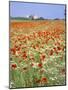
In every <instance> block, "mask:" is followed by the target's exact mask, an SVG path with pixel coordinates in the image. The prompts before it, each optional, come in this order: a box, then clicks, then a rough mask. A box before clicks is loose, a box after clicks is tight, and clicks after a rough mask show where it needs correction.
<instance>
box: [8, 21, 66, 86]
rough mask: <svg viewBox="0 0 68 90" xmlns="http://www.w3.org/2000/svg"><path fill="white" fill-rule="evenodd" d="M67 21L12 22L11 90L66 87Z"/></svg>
mask: <svg viewBox="0 0 68 90" xmlns="http://www.w3.org/2000/svg"><path fill="white" fill-rule="evenodd" d="M65 33H66V31H65V20H20V21H19V20H18V21H17V20H15V21H14V20H10V61H9V62H10V65H9V66H10V88H19V87H38V86H56V85H65V83H66V79H65V75H66V74H65V73H66V68H65V62H66V61H65V59H66V58H65V56H66V53H65V51H66V50H65V49H66V45H65Z"/></svg>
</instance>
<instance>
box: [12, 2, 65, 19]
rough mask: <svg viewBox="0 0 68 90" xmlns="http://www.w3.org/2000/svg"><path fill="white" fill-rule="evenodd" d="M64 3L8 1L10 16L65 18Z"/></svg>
mask: <svg viewBox="0 0 68 90" xmlns="http://www.w3.org/2000/svg"><path fill="white" fill-rule="evenodd" d="M64 13H65V5H63V4H62V5H60V4H59V5H58V4H40V3H25V2H10V16H11V17H25V16H28V15H36V16H38V17H44V18H47V19H54V18H60V19H64V18H65V15H64Z"/></svg>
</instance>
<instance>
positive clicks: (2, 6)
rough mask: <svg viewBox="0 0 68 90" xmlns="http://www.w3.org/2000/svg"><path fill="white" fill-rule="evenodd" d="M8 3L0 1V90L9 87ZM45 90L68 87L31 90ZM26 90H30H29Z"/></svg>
mask: <svg viewBox="0 0 68 90" xmlns="http://www.w3.org/2000/svg"><path fill="white" fill-rule="evenodd" d="M8 1H9V0H1V1H0V90H8V86H9V82H8V81H9V2H8ZM11 1H13V0H11ZM14 1H27V2H42V3H57V4H67V3H68V0H14ZM67 12H68V8H67ZM67 15H68V13H67ZM67 21H68V20H67ZM67 38H68V35H67ZM67 41H68V40H67ZM67 45H68V42H67ZM67 51H68V48H67ZM67 56H68V55H67ZM67 58H68V57H67ZM67 64H68V61H67ZM67 75H68V74H67ZM67 82H68V78H67ZM45 89H46V90H59V89H61V90H67V89H68V85H67V86H56V87H42V88H41V87H40V88H31V90H45ZM13 90H14V89H13ZM15 90H16V89H15ZM18 90H20V89H18ZM26 90H27V89H26ZM28 90H30V88H29V89H28Z"/></svg>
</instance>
